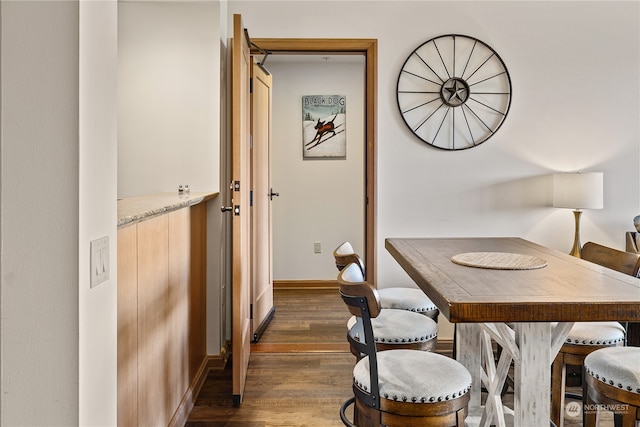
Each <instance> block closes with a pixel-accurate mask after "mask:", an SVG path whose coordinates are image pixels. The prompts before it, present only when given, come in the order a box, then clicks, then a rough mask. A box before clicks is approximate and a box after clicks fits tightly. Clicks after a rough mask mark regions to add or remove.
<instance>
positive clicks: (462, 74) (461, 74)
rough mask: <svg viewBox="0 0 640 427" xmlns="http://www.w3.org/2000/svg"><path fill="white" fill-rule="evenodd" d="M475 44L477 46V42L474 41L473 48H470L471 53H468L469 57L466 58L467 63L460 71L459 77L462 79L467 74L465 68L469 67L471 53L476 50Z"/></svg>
mask: <svg viewBox="0 0 640 427" xmlns="http://www.w3.org/2000/svg"><path fill="white" fill-rule="evenodd" d="M477 44H478V40H474V41H473V46H471V52H469V57H468V58H467V63H466V64H464V69H463V70H462V73H460V77H462V78H464V73H466V72H467V67H468V66H469V62H471V57H472V56H473V52H474V51H475V50H476V45H477ZM465 80H469V79H465Z"/></svg>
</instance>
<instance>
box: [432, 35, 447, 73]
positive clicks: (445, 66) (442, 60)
mask: <svg viewBox="0 0 640 427" xmlns="http://www.w3.org/2000/svg"><path fill="white" fill-rule="evenodd" d="M433 45H434V46H435V47H436V51H437V52H438V56H439V57H440V62H442V66H443V67H444V71H446V72H447V79H450V78H451V73H449V69H448V68H447V64H445V62H444V59H442V54H441V53H440V49H438V44H437V43H436V40H435V39H433Z"/></svg>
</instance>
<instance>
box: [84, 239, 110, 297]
mask: <svg viewBox="0 0 640 427" xmlns="http://www.w3.org/2000/svg"><path fill="white" fill-rule="evenodd" d="M89 246H90V248H91V251H90V252H91V254H90V261H89V268H90V270H91V272H90V277H91V280H90V286H91V287H92V288H95V287H96V286H98V285H99V284H100V283H102V282H105V281H106V280H107V279H109V236H104V237H101V238H99V239H96V240H92V241H91V242H90V243H89Z"/></svg>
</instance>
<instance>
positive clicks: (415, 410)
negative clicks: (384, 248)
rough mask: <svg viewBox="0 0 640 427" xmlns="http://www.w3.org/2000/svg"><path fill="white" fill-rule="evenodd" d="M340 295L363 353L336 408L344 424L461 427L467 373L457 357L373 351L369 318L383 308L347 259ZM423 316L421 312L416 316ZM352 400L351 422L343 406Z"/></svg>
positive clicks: (358, 426) (355, 426)
mask: <svg viewBox="0 0 640 427" xmlns="http://www.w3.org/2000/svg"><path fill="white" fill-rule="evenodd" d="M338 283H339V285H340V294H341V296H342V299H343V300H344V302H345V303H346V304H347V306H348V307H349V311H350V312H351V313H352V314H354V315H355V316H356V317H358V319H360V322H361V324H362V326H363V334H364V335H363V337H362V339H361V340H360V341H359V342H357V343H356V345H357V348H358V351H359V352H360V353H362V354H364V355H365V357H363V358H362V359H361V360H360V361H358V363H356V365H355V367H354V369H353V393H354V396H353V397H352V398H350V399H349V400H347V401H346V402H345V403H344V404H343V405H342V407H341V408H340V419H341V420H342V422H343V423H344V425H346V426H349V427H380V426H381V425H384V426H388V427H406V426H418V425H420V426H425V427H434V426H438V427H463V426H464V419H465V418H466V416H467V412H468V403H469V390H470V388H471V375H470V374H469V372H468V371H467V370H466V369H465V367H464V366H462V365H461V364H460V363H458V362H457V361H455V360H453V359H451V358H448V357H446V356H443V355H441V354H437V353H429V352H424V351H415V350H388V351H383V352H380V353H378V352H377V351H376V343H375V342H374V338H373V334H374V332H373V328H372V324H371V320H372V319H375V318H376V317H377V316H378V315H380V313H382V312H383V311H384V310H383V309H382V308H381V307H380V301H379V299H378V295H377V292H376V290H375V289H373V288H372V287H371V286H369V285H368V284H367V283H365V282H364V275H363V274H362V270H360V268H359V266H358V265H357V264H355V263H351V264H349V265H348V266H346V267H345V268H344V269H343V270H342V271H341V272H340V274H339V276H338ZM421 317H424V316H421ZM351 405H354V419H353V423H352V422H351V421H350V420H349V419H348V418H347V416H346V409H347V408H348V407H349V406H351Z"/></svg>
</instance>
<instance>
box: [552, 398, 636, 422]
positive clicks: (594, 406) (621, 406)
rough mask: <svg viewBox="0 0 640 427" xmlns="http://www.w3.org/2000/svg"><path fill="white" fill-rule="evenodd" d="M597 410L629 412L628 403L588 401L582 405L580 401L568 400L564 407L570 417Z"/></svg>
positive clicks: (596, 411)
mask: <svg viewBox="0 0 640 427" xmlns="http://www.w3.org/2000/svg"><path fill="white" fill-rule="evenodd" d="M598 411H609V412H614V413H616V414H627V413H629V405H627V404H625V403H588V404H586V405H584V407H583V406H582V403H580V402H569V403H567V405H566V406H565V408H564V413H565V415H566V416H567V417H570V418H578V417H579V416H580V415H582V414H595V413H598Z"/></svg>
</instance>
